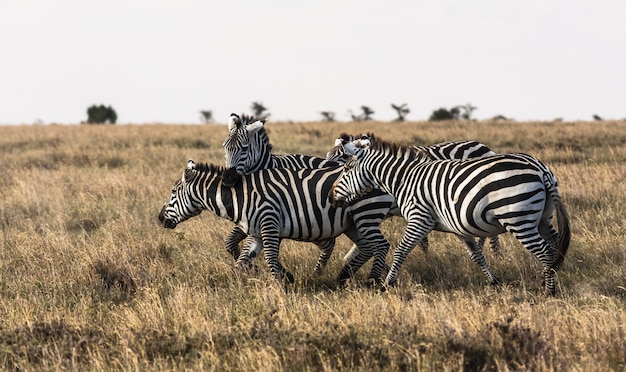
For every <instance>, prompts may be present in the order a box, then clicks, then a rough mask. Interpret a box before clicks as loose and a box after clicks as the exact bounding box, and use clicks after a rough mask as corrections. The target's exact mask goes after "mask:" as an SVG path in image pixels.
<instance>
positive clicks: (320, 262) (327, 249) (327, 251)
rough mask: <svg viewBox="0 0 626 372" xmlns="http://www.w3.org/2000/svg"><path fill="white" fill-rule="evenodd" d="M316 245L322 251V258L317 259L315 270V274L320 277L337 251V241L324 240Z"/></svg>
mask: <svg viewBox="0 0 626 372" xmlns="http://www.w3.org/2000/svg"><path fill="white" fill-rule="evenodd" d="M315 244H316V245H317V246H318V248H319V249H320V256H319V258H318V259H317V263H316V264H315V270H314V271H313V272H314V273H315V275H320V274H321V273H322V271H323V270H324V268H325V267H326V264H328V260H329V259H330V256H331V255H332V253H333V249H335V239H334V238H333V239H328V240H322V241H320V242H316V243H315Z"/></svg>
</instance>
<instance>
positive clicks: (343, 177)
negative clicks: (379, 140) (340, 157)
mask: <svg viewBox="0 0 626 372" xmlns="http://www.w3.org/2000/svg"><path fill="white" fill-rule="evenodd" d="M361 141H362V140H361V138H358V139H356V140H353V141H352V142H347V143H345V144H344V145H343V148H344V151H345V153H346V154H348V155H350V156H351V157H350V159H348V161H347V162H346V163H345V164H344V166H343V172H341V174H340V175H339V177H338V178H337V179H336V180H335V182H334V183H333V185H332V187H331V188H330V193H329V194H328V200H329V201H330V203H331V205H332V206H333V207H335V208H337V207H344V206H345V205H346V204H347V203H349V202H351V201H352V200H354V199H357V198H359V197H361V196H363V195H365V194H367V193H368V192H370V191H372V190H373V189H374V187H373V184H372V182H371V181H370V180H369V173H368V172H367V171H366V170H365V168H363V167H362V166H361V163H362V160H363V159H364V158H365V157H366V156H367V153H368V152H369V139H367V140H364V141H363V142H361Z"/></svg>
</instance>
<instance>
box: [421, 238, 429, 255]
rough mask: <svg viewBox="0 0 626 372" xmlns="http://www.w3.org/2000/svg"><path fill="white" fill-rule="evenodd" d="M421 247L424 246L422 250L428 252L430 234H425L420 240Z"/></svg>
mask: <svg viewBox="0 0 626 372" xmlns="http://www.w3.org/2000/svg"><path fill="white" fill-rule="evenodd" d="M419 245H420V248H422V252H424V253H428V236H425V237H423V238H422V240H420V242H419Z"/></svg>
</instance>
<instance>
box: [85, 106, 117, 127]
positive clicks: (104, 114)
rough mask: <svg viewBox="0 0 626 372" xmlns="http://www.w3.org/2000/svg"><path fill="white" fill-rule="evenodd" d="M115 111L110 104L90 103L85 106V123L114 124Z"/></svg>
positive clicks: (115, 119)
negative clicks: (90, 104)
mask: <svg viewBox="0 0 626 372" xmlns="http://www.w3.org/2000/svg"><path fill="white" fill-rule="evenodd" d="M116 121H117V113H116V112H115V110H114V109H113V107H111V106H104V105H99V106H98V105H92V106H90V107H88V108H87V124H106V123H108V124H115V122H116Z"/></svg>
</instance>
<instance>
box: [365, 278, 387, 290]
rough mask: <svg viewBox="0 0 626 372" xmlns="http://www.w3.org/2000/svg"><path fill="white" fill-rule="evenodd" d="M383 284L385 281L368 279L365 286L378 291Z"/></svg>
mask: <svg viewBox="0 0 626 372" xmlns="http://www.w3.org/2000/svg"><path fill="white" fill-rule="evenodd" d="M382 284H383V281H382V279H380V278H369V279H367V282H366V284H365V285H366V286H367V288H373V289H376V288H378V287H381V286H382Z"/></svg>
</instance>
